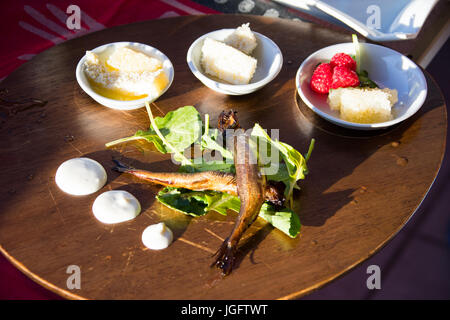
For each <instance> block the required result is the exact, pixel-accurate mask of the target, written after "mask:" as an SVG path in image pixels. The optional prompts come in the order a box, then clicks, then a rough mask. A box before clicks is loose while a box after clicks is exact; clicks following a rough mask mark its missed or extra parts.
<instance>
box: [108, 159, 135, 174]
mask: <svg viewBox="0 0 450 320" xmlns="http://www.w3.org/2000/svg"><path fill="white" fill-rule="evenodd" d="M112 161H113V162H114V163H115V164H116V166H115V167H113V168H112V169H113V170H114V171H117V172H128V171H130V170H131V169H133V168H131V167H129V166H127V165H126V164H124V163H122V162H120V161H119V160H116V159H113V160H112Z"/></svg>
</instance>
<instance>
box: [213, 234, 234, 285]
mask: <svg viewBox="0 0 450 320" xmlns="http://www.w3.org/2000/svg"><path fill="white" fill-rule="evenodd" d="M228 239H229V238H227V239H225V241H224V242H223V243H222V245H221V246H220V248H219V250H217V252H216V253H215V254H214V256H215V257H216V259H215V260H214V262H213V263H212V264H211V267H214V266H216V267H217V268H219V269H221V270H222V275H224V276H226V275H228V274H230V273H231V270H233V266H234V260H235V254H236V246H235V245H232V244H231V243H230V241H229V240H228Z"/></svg>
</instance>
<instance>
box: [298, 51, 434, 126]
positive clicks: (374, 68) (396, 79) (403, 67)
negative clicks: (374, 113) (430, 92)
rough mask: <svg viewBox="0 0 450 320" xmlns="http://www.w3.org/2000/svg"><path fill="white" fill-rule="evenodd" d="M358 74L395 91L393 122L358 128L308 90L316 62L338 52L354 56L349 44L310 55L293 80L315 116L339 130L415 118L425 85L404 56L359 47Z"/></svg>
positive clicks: (422, 76) (423, 99)
mask: <svg viewBox="0 0 450 320" xmlns="http://www.w3.org/2000/svg"><path fill="white" fill-rule="evenodd" d="M360 50H361V66H360V68H361V70H367V72H368V73H369V77H370V79H372V80H373V81H375V82H376V83H377V84H378V85H379V86H380V87H381V88H390V89H397V91H398V102H397V103H396V104H395V105H394V107H393V114H394V115H395V118H394V119H393V120H391V121H387V122H380V123H372V124H361V123H353V122H348V121H344V120H342V119H340V118H339V113H338V112H337V111H333V110H331V109H330V107H329V105H328V103H327V95H325V94H318V93H316V92H314V91H312V90H311V88H310V80H311V76H312V74H313V71H314V68H315V67H316V66H317V64H318V63H320V62H329V61H330V59H331V58H332V56H333V55H334V54H336V53H338V52H344V53H347V54H350V55H353V54H355V52H354V46H353V43H341V44H336V45H332V46H329V47H326V48H323V49H320V50H319V51H316V52H314V53H313V54H312V55H310V56H309V57H308V58H307V59H306V60H305V61H303V63H302V64H301V66H300V68H299V69H298V71H297V76H296V78H295V82H296V87H297V91H298V93H299V95H300V97H301V98H302V100H303V101H304V102H305V104H306V105H307V106H308V107H309V108H311V109H312V110H313V111H314V112H315V113H316V114H318V115H319V116H321V117H322V118H324V119H326V120H328V121H330V122H333V123H334V124H337V125H339V126H342V127H346V128H352V129H359V130H375V129H381V128H386V127H389V126H392V125H394V124H396V123H399V122H401V121H403V120H406V119H407V118H409V117H411V116H412V115H413V114H415V113H416V112H417V111H418V110H419V109H420V107H421V106H422V104H423V103H424V101H425V98H426V96H427V82H426V80H425V76H424V75H423V72H422V70H421V69H420V68H419V67H418V66H417V65H416V64H415V63H414V62H412V61H411V60H410V59H408V58H407V57H406V56H404V55H402V54H401V53H398V52H397V51H394V50H392V49H389V48H386V47H383V46H379V45H375V44H369V43H360Z"/></svg>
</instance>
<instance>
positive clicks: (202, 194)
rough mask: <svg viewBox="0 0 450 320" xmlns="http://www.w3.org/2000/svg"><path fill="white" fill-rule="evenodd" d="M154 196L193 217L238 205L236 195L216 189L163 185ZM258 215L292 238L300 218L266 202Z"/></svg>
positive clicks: (222, 212)
mask: <svg viewBox="0 0 450 320" xmlns="http://www.w3.org/2000/svg"><path fill="white" fill-rule="evenodd" d="M156 198H157V199H158V201H160V202H161V203H162V204H164V205H165V206H167V207H169V208H171V209H173V210H176V211H178V212H181V213H184V214H186V215H190V216H193V217H198V216H202V215H205V214H206V213H208V212H209V211H216V212H218V213H220V214H222V215H226V214H227V210H232V211H235V212H239V209H240V206H241V201H240V199H239V197H236V196H233V195H230V194H227V193H222V192H216V191H191V190H187V189H179V188H170V187H166V188H164V189H162V190H161V191H160V192H158V195H157V196H156ZM259 216H260V217H261V218H263V219H264V220H266V221H267V222H268V223H269V224H271V225H272V226H273V227H275V228H277V229H279V230H280V231H282V232H283V233H285V234H286V235H288V236H289V237H291V238H295V237H296V236H297V235H298V233H299V232H300V228H301V224H300V219H299V218H298V216H297V214H296V213H294V212H293V211H292V210H290V209H288V208H281V209H278V208H276V207H275V206H273V205H272V204H270V203H267V202H266V203H264V204H263V205H262V207H261V211H260V212H259Z"/></svg>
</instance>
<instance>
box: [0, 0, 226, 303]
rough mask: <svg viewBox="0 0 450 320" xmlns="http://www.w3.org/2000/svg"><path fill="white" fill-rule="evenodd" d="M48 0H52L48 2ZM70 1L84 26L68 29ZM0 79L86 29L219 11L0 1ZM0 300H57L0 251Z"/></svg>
mask: <svg viewBox="0 0 450 320" xmlns="http://www.w3.org/2000/svg"><path fill="white" fill-rule="evenodd" d="M50 1H51V0H50ZM69 5H77V6H78V7H79V8H80V10H81V27H82V30H80V31H77V32H74V31H71V30H69V29H68V28H67V26H66V20H67V17H68V16H70V15H71V14H67V13H66V11H67V8H68V6H69ZM0 12H1V13H2V16H1V19H0V30H2V41H1V47H0V48H1V49H0V79H3V78H4V77H6V76H7V75H8V74H10V73H11V72H12V71H13V70H14V69H16V68H17V67H18V66H20V65H21V64H22V63H24V62H26V61H28V60H30V59H31V58H32V57H33V56H34V55H36V54H38V53H39V52H41V51H43V50H45V49H48V48H50V47H51V46H53V45H55V44H56V43H60V42H63V41H66V40H68V39H71V38H73V37H78V36H81V35H83V34H85V33H88V32H92V31H96V30H100V29H103V28H108V27H112V26H117V25H121V24H127V23H131V22H137V21H144V20H149V19H157V18H164V17H173V16H181V15H189V14H206V13H217V12H216V11H214V10H212V9H209V8H207V7H204V6H201V5H199V4H197V3H194V2H192V1H189V0H114V1H113V0H95V1H91V0H78V1H75V0H53V1H51V2H49V1H38V0H29V1H24V0H15V1H0ZM0 299H59V296H57V295H56V294H54V293H52V292H50V291H48V290H46V289H44V288H43V287H41V286H40V285H38V284H36V283H35V282H33V281H32V280H30V279H29V278H28V277H26V276H25V275H23V274H22V273H21V272H20V271H18V270H17V269H16V268H15V267H14V266H13V265H12V264H11V263H9V261H7V260H6V259H5V258H4V257H3V256H2V255H0Z"/></svg>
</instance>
